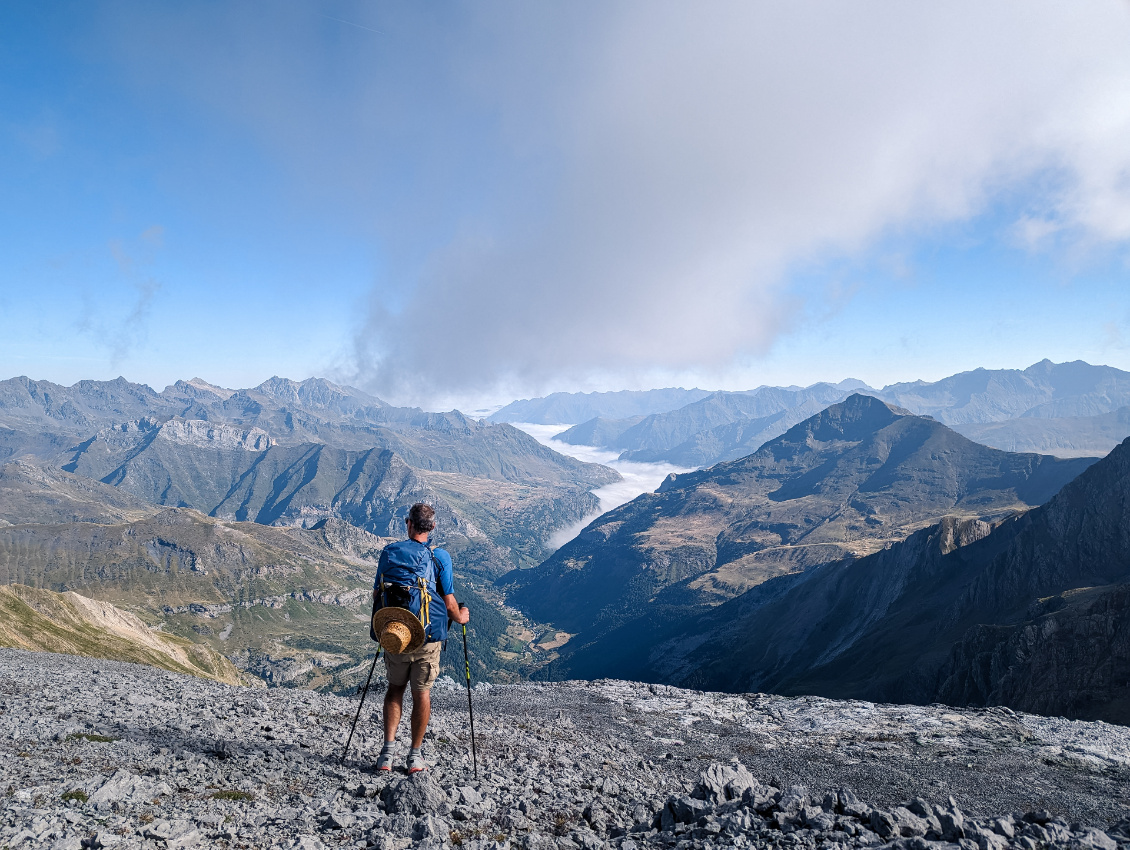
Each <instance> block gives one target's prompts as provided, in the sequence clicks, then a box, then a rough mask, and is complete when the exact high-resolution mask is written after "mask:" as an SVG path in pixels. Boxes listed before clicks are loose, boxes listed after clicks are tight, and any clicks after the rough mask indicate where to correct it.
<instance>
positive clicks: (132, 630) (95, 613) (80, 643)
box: [0, 584, 245, 684]
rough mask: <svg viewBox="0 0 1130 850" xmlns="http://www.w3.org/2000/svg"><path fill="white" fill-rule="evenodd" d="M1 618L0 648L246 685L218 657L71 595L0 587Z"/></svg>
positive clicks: (221, 658) (240, 676) (112, 610)
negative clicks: (125, 663)
mask: <svg viewBox="0 0 1130 850" xmlns="http://www.w3.org/2000/svg"><path fill="white" fill-rule="evenodd" d="M0 614H2V616H0V646H11V647H16V648H19V649H28V650H33V651H37V652H61V653H66V654H68V655H85V656H89V657H92V658H106V659H112V660H114V661H132V662H136V663H139V664H149V665H151V666H154V667H161V668H163V669H165V670H172V671H173V672H176V673H188V674H190V675H192V676H200V677H203V678H206V679H215V680H217V681H220V682H226V683H228V684H244V683H245V680H244V677H243V676H242V675H241V674H240V672H239V671H238V670H237V669H236V668H235V666H234V665H233V664H232V663H231V662H230V661H229V660H228V659H226V658H224V656H222V655H220V654H219V653H216V652H214V651H212V650H211V649H208V648H207V647H203V646H198V645H196V644H193V643H192V642H191V641H188V640H185V639H183V638H180V637H176V636H174V635H168V634H161V633H159V632H153V631H151V630H150V629H148V628H147V627H146V625H145V624H144V623H143V622H142V621H141V620H139V619H138V618H136V617H134V616H133V615H131V614H128V613H126V612H124V611H119V610H117V609H115V608H113V606H110V605H108V604H106V603H101V604H99V603H91V601H90V600H87V599H85V598H84V597H81V596H79V595H78V594H75V593H54V592H52V591H50V590H41V589H38V588H33V587H26V586H24V585H18V584H17V585H9V586H6V587H0Z"/></svg>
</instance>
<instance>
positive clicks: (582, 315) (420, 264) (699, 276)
mask: <svg viewBox="0 0 1130 850" xmlns="http://www.w3.org/2000/svg"><path fill="white" fill-rule="evenodd" d="M226 8H227V7H222V6H221V7H213V14H214V15H216V16H219V19H218V20H213V21H208V22H206V25H205V24H198V29H199V32H197V33H195V34H194V33H193V32H191V31H187V30H186V28H185V27H180V28H179V29H177V30H176V31H177V38H176V40H169V39H165V42H164V46H162V40H161V38H160V33H161V32H163V31H164V30H165V29H169V28H170V27H172V28H174V29H176V27H175V26H174V25H175V22H172V23H170V21H169V20H168V18H167V16H166V17H159V16H156V13H152V12H145V11H143V7H138V8H135V9H134V12H135V13H136V14H137V15H139V16H140V19H139V21H137V20H135V21H131V22H130V23H129V25H128V29H129V30H130V34H131V39H130V45H134V43H135V41H136V43H137V44H145V45H146V47H145V48H144V55H145V57H147V58H148V59H149V60H151V61H149V64H148V65H146V67H145V73H146V75H147V78H149V79H152V78H154V76H156V78H158V79H160V78H161V77H160V67H165V68H167V69H168V70H167V71H166V73H167V78H166V83H167V84H168V85H178V86H181V87H183V88H184V89H185V90H186V91H188V92H189V93H190V94H191V95H192V96H193V97H195V98H196V99H197V100H199V101H200V102H201V103H203V104H206V105H207V106H208V107H210V108H216V107H219V108H220V109H222V110H223V113H224V114H225V115H226V116H228V120H231V121H233V122H236V123H239V122H243V123H244V124H245V125H246V126H247V127H248V128H250V129H251V130H252V131H253V132H255V133H258V134H259V136H260V138H261V140H262V142H263V144H264V145H265V147H266V149H267V150H269V151H270V152H271V155H272V156H274V157H276V158H277V159H278V161H279V162H280V163H282V164H283V165H284V167H286V168H288V169H289V170H290V172H291V173H292V174H293V175H301V178H298V177H296V182H302V183H303V185H304V188H303V189H302V190H301V191H302V192H304V193H306V195H305V196H306V197H307V198H311V199H314V202H320V203H324V204H325V206H326V208H327V209H331V208H332V209H334V210H335V214H339V215H342V216H344V217H346V218H347V219H348V226H350V227H354V228H356V229H357V230H358V232H359V233H362V234H364V236H365V238H369V239H372V240H373V241H374V243H375V244H377V245H379V246H380V253H381V257H382V259H381V264H380V266H381V267H380V270H379V272H378V273H377V281H376V283H375V284H374V288H373V292H372V296H371V299H370V306H369V312H368V315H367V316H366V317H365V320H364V327H363V328H362V330H361V331H360V332H359V333H358V335H357V338H356V341H355V346H354V350H353V354H352V355H351V362H350V365H349V366H348V367H347V370H346V371H349V372H351V373H352V374H351V376H350V377H352V378H353V379H354V380H356V381H358V382H360V383H364V384H366V385H367V386H369V387H370V388H372V389H375V390H376V391H377V392H378V393H381V394H385V395H389V396H391V397H393V398H399V399H402V400H417V401H418V400H421V399H420V398H419V397H417V398H415V399H412V396H413V393H418V392H419V383H418V382H419V381H420V380H421V379H422V380H423V382H424V384H425V385H426V386H427V392H428V393H469V392H473V391H476V390H482V391H486V390H490V389H493V388H497V387H498V386H500V385H508V386H516V387H524V388H528V389H531V390H538V389H542V388H545V387H546V386H547V384H548V383H549V382H550V381H556V382H558V383H559V384H564V383H573V384H577V383H583V382H585V381H586V380H591V379H594V378H596V377H599V376H601V375H607V374H619V375H627V374H632V373H634V372H644V371H651V370H655V369H661V370H662V369H667V370H671V371H672V372H675V371H679V370H688V369H698V368H712V367H713V368H724V367H725V366H726V365H728V364H731V363H732V362H733V361H734V359H735V358H737V357H741V356H746V355H750V354H753V355H756V354H757V353H759V352H762V351H765V350H766V349H767V347H768V346H770V345H771V344H772V342H773V341H774V339H776V338H777V336H778V335H779V334H780V333H782V332H783V331H784V330H786V329H787V328H788V327H789V326H790V322H791V321H793V320H794V317H795V315H796V313H797V311H798V309H800V307H801V304H800V302H799V301H798V298H799V296H798V294H797V293H796V292H794V291H792V290H790V288H789V285H788V273H789V271H790V270H792V269H794V268H795V267H796V266H797V265H798V264H804V263H810V262H813V261H818V260H819V259H821V258H835V257H844V256H853V255H858V254H860V253H862V252H865V251H866V250H867V249H868V248H869V247H873V246H874V245H875V244H876V243H877V242H878V241H879V240H881V239H883V238H885V237H888V236H891V235H892V234H896V235H897V234H900V233H904V234H905V233H911V234H913V233H916V232H928V229H929V228H931V227H933V226H936V225H938V224H945V223H951V222H958V221H962V220H966V219H968V218H970V217H973V216H976V215H978V214H981V213H984V212H985V211H987V210H989V209H991V208H992V206H993V205H994V204H996V203H999V202H1000V200H1001V199H1002V198H1005V197H1012V198H1014V199H1015V198H1017V197H1019V198H1020V199H1021V202H1020V203H1019V206H1020V207H1022V208H1023V211H1022V213H1020V214H1019V217H1018V218H1017V220H1016V221H1015V222H1014V225H1015V227H1014V236H1015V238H1016V239H1017V240H1019V241H1021V242H1028V243H1031V244H1034V245H1038V244H1040V243H1043V242H1048V241H1049V240H1050V241H1055V240H1064V239H1067V240H1070V241H1072V242H1073V243H1075V244H1090V243H1110V242H1122V241H1124V240H1126V239H1128V238H1130V144H1127V139H1130V51H1127V50H1126V45H1127V43H1130V7H1128V6H1127V5H1126V4H1125V3H1119V2H1114V0H1110V2H1078V3H1062V2H1031V0H1023V1H1022V2H1021V1H1020V0H1018V2H992V3H984V2H951V3H945V4H921V3H902V2H894V0H890V2H853V3H833V2H807V1H806V0H800V1H799V2H793V3H778V4H769V3H750V2H712V3H708V4H689V3H683V2H646V3H644V2H616V3H574V4H549V3H544V4H523V3H517V2H515V3H473V4H467V5H453V6H448V7H438V8H440V9H441V10H442V11H439V12H436V11H435V9H436V8H437V7H433V6H427V7H425V6H411V5H407V4H406V5H396V4H392V5H389V6H382V7H376V6H370V5H365V4H350V3H345V2H343V3H324V4H321V5H319V6H317V7H314V6H311V7H309V8H306V7H301V6H286V7H283V6H281V5H280V6H272V10H282V11H278V12H277V13H276V14H275V15H273V16H272V17H271V19H270V20H264V19H263V17H264V16H263V15H262V14H261V10H262V9H263V8H264V7H262V6H261V5H247V6H233V7H230V8H231V10H225V9H226ZM318 9H321V10H322V11H324V13H325V15H322V14H320V13H319V12H318V11H317V10H318ZM162 14H164V13H162ZM326 15H329V16H332V17H331V18H330V19H329V20H327V19H326ZM334 18H336V19H341V20H345V21H350V22H353V23H356V24H358V25H360V26H361V27H364V28H368V29H369V30H370V31H368V32H366V31H362V30H359V29H358V28H356V27H348V26H345V25H342V24H340V23H334V21H333V19H334ZM312 21H316V25H315V24H314V23H311V22H312ZM327 26H328V27H334V26H337V27H339V28H340V29H341V30H342V31H341V32H334V31H332V30H326V29H324V28H325V27H327ZM189 29H190V28H189ZM217 32H219V34H220V35H219V36H218V37H217V35H216V33H217ZM155 34H156V36H157V37H156V38H154V36H155ZM236 36H238V37H236ZM142 37H145V38H147V39H148V40H147V41H142V40H141V38H142ZM205 37H207V39H208V40H209V41H210V42H211V44H212V53H210V54H209V56H210V58H209V63H210V64H208V66H207V67H206V68H201V69H198V71H197V72H196V73H194V74H190V75H187V77H186V75H183V74H182V75H181V76H180V77H179V78H178V77H177V76H176V68H177V60H176V59H175V57H176V55H177V52H178V51H188V52H185V53H184V57H185V58H183V62H191V61H194V60H192V59H191V56H192V55H193V54H192V53H191V50H192V49H193V48H192V45H193V44H195V43H197V42H198V41H200V40H202V39H204V38H205ZM327 39H331V40H332V44H330V43H328V42H327ZM184 45H188V46H187V47H185V46H184ZM127 47H128V49H127V50H126V53H127V54H129V52H130V51H131V50H132V51H133V54H134V55H135V57H136V54H137V53H138V51H139V50H142V48H137V47H136V46H127ZM229 48H230V50H229ZM225 51H227V52H225ZM170 56H171V57H173V58H170ZM155 64H156V65H157V66H159V67H158V68H157V69H156V70H155V68H154V65H155ZM327 80H328V81H330V83H332V85H329V86H326V85H325V84H326V81H327ZM404 376H412V380H411V381H409V382H406V381H405V380H404Z"/></svg>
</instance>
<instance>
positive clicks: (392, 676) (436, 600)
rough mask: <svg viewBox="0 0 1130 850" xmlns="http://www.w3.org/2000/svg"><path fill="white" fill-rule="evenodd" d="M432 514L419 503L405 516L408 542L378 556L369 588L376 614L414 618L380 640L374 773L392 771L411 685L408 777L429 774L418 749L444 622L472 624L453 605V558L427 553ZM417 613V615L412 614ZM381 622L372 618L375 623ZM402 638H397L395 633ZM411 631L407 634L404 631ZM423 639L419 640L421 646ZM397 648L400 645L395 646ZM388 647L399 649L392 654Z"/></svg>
mask: <svg viewBox="0 0 1130 850" xmlns="http://www.w3.org/2000/svg"><path fill="white" fill-rule="evenodd" d="M435 516H436V514H435V511H434V510H432V508H431V507H430V506H429V505H425V504H424V503H423V502H419V503H417V504H415V505H413V506H412V509H411V510H410V511H409V512H408V517H407V519H405V523H406V524H407V526H408V539H407V540H403V541H400V542H399V543H392V544H390V545H388V546H386V547H385V548H384V550H383V551H382V552H381V557H380V561H379V562H378V565H377V577H376V580H375V581H374V583H373V600H374V609H388V613H389V614H392V613H393V610H394V609H407V610H410V611H412V613H413V614H416V613H417V611H418V616H417V617H416V618H403V622H399V620H400V617H396V618H388V620H389V621H391V620H392V619H397V620H398V622H396V623H391V622H390V625H389V626H388V634H384V633H382V634H381V635H380V637H379V639H380V641H381V645H382V646H384V647H385V670H386V671H387V674H388V691H386V693H385V700H384V727H385V728H384V732H385V742H384V746H383V747H382V748H381V754H380V756H379V757H378V758H377V770H392V755H393V752H392V751H393V745H394V743H395V741H396V729H397V727H398V726H399V725H400V715H401V713H402V711H403V705H404V691H405V689H406V688H407V687H408V685H409V684H411V685H412V749H411V750H409V752H408V772H409V773H418V772H420V771H421V770H427V767H428V766H427V765H426V764H425V763H424V758H423V756H422V755H421V754H420V747H421V746H422V745H423V743H424V732H426V731H427V729H428V720H429V719H430V718H431V713H432V699H431V687H432V685H433V684H434V683H435V680H436V678H437V677H438V676H439V665H440V656H439V654H440V650H441V648H442V646H443V641H444V640H445V639H446V638H447V620H448V618H450V619H451V620H454V621H455V622H456V623H460V624H464V623H467V622H468V621H469V620H470V614H469V613H468V611H467V609H466V608H460V607H459V603H458V602H457V601H456V600H455V594H454V590H455V585H454V581H453V578H452V571H451V556H450V555H449V554H448V553H447V552H445V551H444V550H443V549H435V550H432V549H429V548H428V536H429V535H430V534H431V532H432V530H433V529H435V527H436V520H435ZM413 609H415V610H413ZM378 619H383V618H379V617H377V616H374V620H378ZM398 627H399V628H400V629H401V632H396V629H397V628H398ZM406 627H410V628H406ZM421 638H422V640H421ZM398 642H399V643H398ZM390 646H396V647H398V648H401V647H402V648H403V649H404V650H405V651H402V652H390V651H389V648H390Z"/></svg>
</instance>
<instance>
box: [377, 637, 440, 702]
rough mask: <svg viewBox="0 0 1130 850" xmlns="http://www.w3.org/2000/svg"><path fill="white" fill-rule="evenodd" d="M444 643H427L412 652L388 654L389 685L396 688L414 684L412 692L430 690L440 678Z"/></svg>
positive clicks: (386, 666) (386, 658)
mask: <svg viewBox="0 0 1130 850" xmlns="http://www.w3.org/2000/svg"><path fill="white" fill-rule="evenodd" d="M441 649H443V644H442V643H425V644H424V645H423V646H422V647H420V648H419V649H417V650H414V651H412V652H386V653H385V670H386V671H387V672H388V683H389V684H390V685H394V686H396V687H398V688H399V687H401V686H403V685H406V684H408V683H409V682H411V683H412V690H414V691H426V690H430V689H431V687H432V685H434V684H435V681H436V679H437V678H439V653H440V650H441Z"/></svg>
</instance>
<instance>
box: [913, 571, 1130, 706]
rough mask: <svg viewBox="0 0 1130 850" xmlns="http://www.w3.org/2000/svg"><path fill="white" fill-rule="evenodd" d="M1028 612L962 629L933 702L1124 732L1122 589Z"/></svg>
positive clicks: (1128, 697) (1128, 588)
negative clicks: (1101, 724)
mask: <svg viewBox="0 0 1130 850" xmlns="http://www.w3.org/2000/svg"><path fill="white" fill-rule="evenodd" d="M1032 608H1033V611H1032V613H1033V616H1032V617H1030V618H1029V619H1026V620H1024V621H1022V622H1019V623H1014V624H1008V625H978V626H974V627H972V628H971V629H969V630H968V631H967V632H966V633H965V635H964V636H963V637H962V638H961V640H960V641H958V642H957V643H956V644H955V645H954V647H953V649H952V651H951V653H950V656H949V658H948V659H947V660H946V662H945V663H944V664H943V665H942V667H941V668H940V670H939V671H938V675H937V686H936V690H935V691H934V697H935V698H936V699H937V701H939V702H946V703H950V704H951V705H1008V706H1011V707H1013V708H1017V709H1020V710H1023V711H1031V712H1034V713H1036V714H1046V715H1062V714H1068V715H1070V716H1071V717H1079V718H1082V719H1086V720H1097V719H1103V720H1106V721H1108V722H1113V723H1122V724H1124V725H1130V688H1128V687H1127V683H1128V682H1130V585H1128V584H1120V585H1116V586H1114V587H1097V588H1080V589H1076V590H1071V591H1066V592H1064V593H1061V594H1058V595H1056V596H1052V597H1047V598H1045V599H1043V600H1041V601H1040V602H1039V603H1037V604H1036V605H1033V606H1032Z"/></svg>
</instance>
